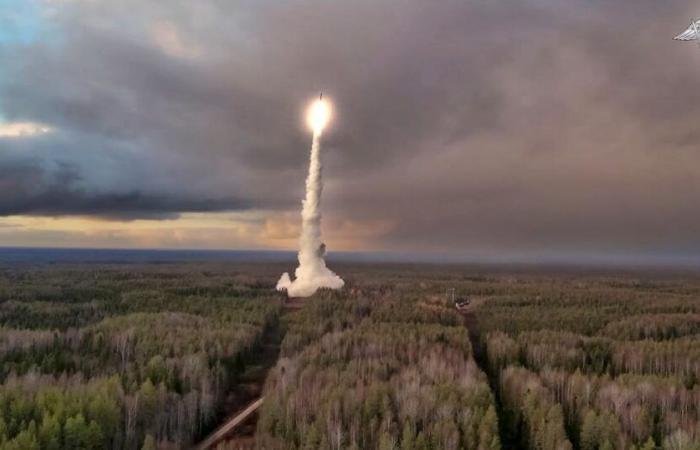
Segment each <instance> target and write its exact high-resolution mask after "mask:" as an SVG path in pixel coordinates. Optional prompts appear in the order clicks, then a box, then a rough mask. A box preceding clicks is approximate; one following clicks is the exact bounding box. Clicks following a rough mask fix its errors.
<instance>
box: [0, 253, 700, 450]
mask: <svg viewBox="0 0 700 450" xmlns="http://www.w3.org/2000/svg"><path fill="white" fill-rule="evenodd" d="M282 269H283V268H282V267H281V265H274V264H264V265H263V264H257V265H256V264H249V265H243V264H239V263H216V264H214V263H187V264H184V263H183V264H139V265H136V264H134V265H131V264H123V265H99V266H84V265H68V264H59V265H44V266H30V265H27V266H18V267H0V450H5V449H17V450H20V449H21V450H24V449H29V450H31V449H103V448H104V449H137V450H138V449H179V448H189V447H190V446H191V444H193V443H194V442H197V441H198V440H199V439H201V438H202V437H203V436H204V435H206V434H207V433H208V432H209V431H211V430H212V429H213V428H214V427H215V426H216V425H218V424H219V423H220V422H221V421H222V420H223V419H224V418H225V417H226V416H227V415H228V414H230V413H232V412H233V411H235V409H234V410H232V409H231V408H235V407H236V405H234V404H232V402H231V398H232V396H233V395H234V394H233V393H234V392H235V391H236V389H238V388H239V386H240V383H242V381H241V376H242V374H243V373H244V372H246V370H247V368H248V367H249V366H250V365H251V364H252V361H253V360H254V357H255V355H256V354H258V353H260V350H261V348H263V347H264V346H265V342H266V339H267V337H266V336H269V335H270V333H273V334H274V335H275V336H282V335H283V336H284V337H283V340H282V341H281V349H280V350H279V351H280V355H279V358H278V359H277V360H276V363H275V362H274V359H273V360H272V361H271V362H270V366H271V367H272V368H271V369H270V371H269V372H268V373H267V381H266V382H265V386H264V395H265V401H264V402H263V405H262V407H261V409H260V411H259V415H258V416H257V432H255V430H256V428H255V425H254V424H253V426H252V427H250V428H251V430H252V431H251V433H253V432H255V440H256V441H257V447H258V448H259V449H267V450H274V449H299V450H301V449H309V450H310V449H323V450H325V449H358V450H359V449H381V450H388V449H395V450H428V449H430V450H441V449H476V450H487V449H500V448H504V449H515V448H518V449H537V450H567V449H582V450H612V449H615V450H617V449H619V450H642V449H644V450H651V449H660V450H700V338H699V337H700V280H698V279H697V277H695V276H694V275H686V276H680V275H673V276H672V275H663V274H644V273H627V274H616V273H612V272H598V273H592V272H588V273H586V272H576V271H570V272H546V271H543V270H539V271H535V270H529V269H528V270H515V269H513V270H505V269H498V268H490V269H488V270H486V269H483V268H482V269H477V268H465V267H450V266H438V265H432V266H413V265H370V264H365V265H345V266H342V267H341V269H342V273H343V276H344V278H345V279H346V282H347V285H346V288H344V289H343V290H341V291H321V292H319V293H317V294H316V295H314V296H313V297H311V298H309V299H305V300H303V301H294V302H289V301H287V302H285V300H284V299H283V297H282V296H280V295H279V294H278V293H276V292H275V291H274V289H273V286H274V282H275V280H276V277H277V276H278V275H279V273H281V271H282ZM452 289H454V295H455V297H456V298H458V299H465V298H466V299H469V304H468V305H467V306H466V307H465V308H464V309H462V310H459V309H457V308H456V307H455V305H454V302H453V298H452ZM280 339H282V338H281V337H280ZM277 342H279V341H277ZM275 355H276V354H275ZM275 357H276V356H275ZM263 377H264V375H263ZM262 379H264V378H262V377H261V380H262ZM238 406H241V405H238ZM227 444H228V443H227V442H223V443H221V445H220V447H221V448H227ZM228 448H235V447H228Z"/></svg>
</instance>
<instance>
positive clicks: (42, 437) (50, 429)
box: [38, 414, 61, 450]
mask: <svg viewBox="0 0 700 450" xmlns="http://www.w3.org/2000/svg"><path fill="white" fill-rule="evenodd" d="M38 434H39V442H40V443H41V448H42V449H44V450H60V449H61V423H60V422H59V421H58V419H57V418H56V416H54V415H52V414H46V415H44V418H43V420H42V421H41V425H40V426H39V433H38Z"/></svg>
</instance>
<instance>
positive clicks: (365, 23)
mask: <svg viewBox="0 0 700 450" xmlns="http://www.w3.org/2000/svg"><path fill="white" fill-rule="evenodd" d="M698 14H700V10H698V7H697V5H694V4H693V3H692V2H688V1H680V0H668V1H663V2H660V1H658V0H635V1H632V0H621V1H616V2H605V1H590V0H523V1H510V0H506V1H500V2H493V1H486V0H478V1H447V2H438V3H426V2H424V1H419V0H401V1H399V0H393V1H388V0H379V1H358V2H328V1H322V0H318V1H288V2H221V1H213V0H202V1H197V2H185V1H169V2H162V1H155V0H124V1H119V2H115V1H106V0H105V1H99V0H63V1H55V0H36V1H31V2H27V1H25V0H9V1H5V2H2V5H0V60H2V61H3V65H2V70H0V246H39V247H55V246H58V247H110V248H120V247H125V248H127V247H128V248H131V247H137V248H155V247H163V248H179V249H183V248H195V249H217V248H228V249H235V248H246V249H271V250H272V249H284V250H292V249H294V248H295V246H296V242H297V238H298V236H299V223H300V220H299V215H298V208H299V200H300V199H301V198H302V196H303V188H304V185H303V180H304V178H305V172H306V169H307V161H308V160H307V151H308V132H307V130H306V128H305V124H304V117H303V108H304V106H305V105H306V104H307V102H308V101H309V100H311V99H313V98H315V97H316V96H318V93H319V91H323V92H324V93H325V94H324V98H325V96H326V95H328V96H329V97H330V98H332V99H333V102H334V104H335V119H334V121H333V123H332V126H331V127H330V128H329V129H328V130H327V132H326V133H325V135H324V138H325V140H324V144H325V145H326V152H325V155H324V158H325V160H324V164H325V167H326V168H327V172H326V173H327V174H328V177H327V178H326V180H325V181H326V186H325V191H324V231H323V233H324V240H325V242H326V244H327V245H328V248H329V249H331V250H351V251H358V250H362V251H373V252H400V253H401V254H416V255H435V254H440V255H448V256H449V257H459V258H468V259H473V260H506V261H507V260H510V259H521V260H533V259H535V260H536V259H548V260H558V259H562V258H563V259H567V260H581V261H584V260H585V261H591V260H595V261H598V260H603V261H604V260H615V261H618V260H619V261H656V260H663V261H682V262H686V263H687V262H688V261H691V262H699V261H700V208H698V201H699V199H700V128H699V127H698V124H699V123H700V50H698V49H697V46H695V45H694V44H692V43H680V42H675V41H673V40H672V39H671V38H672V37H673V36H675V35H676V34H678V33H680V32H681V31H683V30H684V29H685V28H686V27H687V26H688V24H689V22H690V19H691V17H696V16H697V15H698Z"/></svg>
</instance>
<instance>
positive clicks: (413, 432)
mask: <svg viewBox="0 0 700 450" xmlns="http://www.w3.org/2000/svg"><path fill="white" fill-rule="evenodd" d="M408 275H409V276H410V274H408ZM408 279H409V278H407V277H406V276H405V278H398V279H392V277H391V275H390V274H384V277H383V279H381V282H382V283H381V284H373V283H371V282H369V281H364V282H363V284H362V288H350V289H347V290H346V291H344V292H340V293H336V292H324V293H322V294H320V295H316V296H315V297H314V298H311V299H309V300H307V302H306V305H305V306H304V307H303V308H302V309H301V310H300V311H298V312H296V313H294V314H293V315H292V316H291V317H290V318H289V325H288V331H287V335H286V337H285V340H284V341H283V348H282V357H281V359H280V361H279V362H278V364H277V366H276V367H275V369H274V370H273V371H272V373H271V375H270V377H269V379H268V384H267V386H266V401H265V404H264V406H263V411H262V413H261V418H260V421H259V424H258V435H257V438H258V445H259V447H260V448H266V449H309V450H311V449H374V448H376V449H382V450H389V449H402V450H409V449H410V450H424V449H494V450H495V449H500V448H501V445H500V440H499V431H498V417H497V413H496V405H495V399H494V396H493V394H492V393H491V390H490V388H489V385H488V380H487V378H486V375H485V374H484V373H483V372H482V371H481V370H480V369H479V367H478V366H477V365H476V363H475V361H474V358H473V355H472V349H471V345H470V341H469V337H468V333H467V330H466V329H465V328H464V326H463V325H462V322H461V317H460V316H459V314H458V313H457V312H456V311H455V309H454V308H453V307H452V306H451V305H449V304H448V303H446V302H445V298H444V296H442V295H441V296H427V297H426V296H424V295H421V294H420V293H417V292H412V290H413V283H410V282H407V281H408Z"/></svg>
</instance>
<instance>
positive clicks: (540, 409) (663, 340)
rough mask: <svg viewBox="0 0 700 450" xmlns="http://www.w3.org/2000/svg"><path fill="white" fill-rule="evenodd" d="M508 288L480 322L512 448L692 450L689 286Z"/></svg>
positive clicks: (696, 403) (528, 283)
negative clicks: (512, 440)
mask: <svg viewBox="0 0 700 450" xmlns="http://www.w3.org/2000/svg"><path fill="white" fill-rule="evenodd" d="M510 281H511V283H510V285H506V286H505V287H504V288H498V287H494V291H493V292H492V295H489V296H486V297H484V298H483V302H482V303H481V304H480V305H479V308H478V313H477V314H478V317H479V320H480V327H481V331H482V338H483V343H484V345H485V347H486V349H487V355H488V371H489V373H490V374H491V376H492V377H494V378H495V379H496V380H497V381H498V384H497V387H498V389H497V391H498V397H499V400H500V402H501V403H502V404H503V409H504V410H503V417H502V420H503V421H504V425H505V428H506V429H507V431H508V433H510V435H511V438H512V439H514V440H516V441H517V442H518V444H519V446H520V447H522V448H530V449H557V448H563V447H562V446H571V445H572V446H573V447H574V448H580V449H583V450H595V449H655V448H662V449H673V450H697V449H700V339H699V338H698V337H699V336H698V333H700V322H699V319H698V317H700V316H699V315H698V314H699V313H700V295H699V294H700V292H699V291H698V289H699V285H698V283H697V282H695V281H692V280H690V281H689V280H682V279H665V280H664V279H662V280H660V281H653V282H652V281H648V280H647V281H642V280H640V279H635V278H619V277H614V278H613V277H597V278H586V279H581V278H576V279H569V280H567V279H561V278H560V279H548V278H540V279H538V278H529V279H528V278H522V279H511V280H510ZM471 288H473V287H471ZM471 288H467V289H471Z"/></svg>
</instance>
